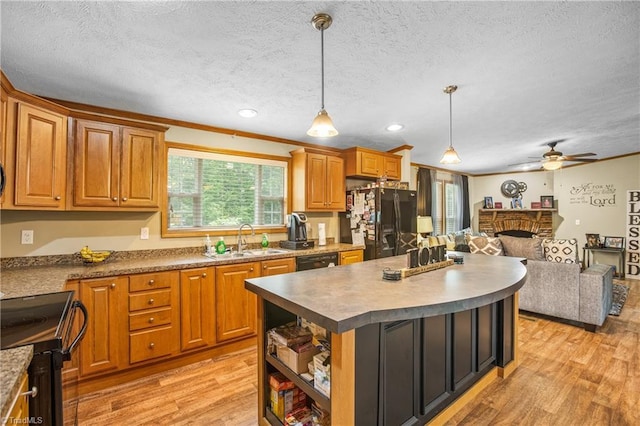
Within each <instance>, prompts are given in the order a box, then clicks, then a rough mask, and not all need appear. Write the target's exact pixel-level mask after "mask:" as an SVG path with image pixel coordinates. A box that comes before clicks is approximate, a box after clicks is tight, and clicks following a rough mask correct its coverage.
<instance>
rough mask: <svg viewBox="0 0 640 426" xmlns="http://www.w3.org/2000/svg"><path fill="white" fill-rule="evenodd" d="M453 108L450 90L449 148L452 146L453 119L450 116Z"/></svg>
mask: <svg viewBox="0 0 640 426" xmlns="http://www.w3.org/2000/svg"><path fill="white" fill-rule="evenodd" d="M452 111H453V109H452V108H451V92H449V148H452V147H453V142H452V141H453V124H452V123H453V119H452V118H451V116H452V115H453V113H452Z"/></svg>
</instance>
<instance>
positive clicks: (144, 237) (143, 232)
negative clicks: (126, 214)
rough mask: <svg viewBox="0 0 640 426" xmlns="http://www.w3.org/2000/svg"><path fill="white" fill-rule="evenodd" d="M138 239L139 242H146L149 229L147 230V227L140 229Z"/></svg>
mask: <svg viewBox="0 0 640 426" xmlns="http://www.w3.org/2000/svg"><path fill="white" fill-rule="evenodd" d="M140 239H141V240H148V239H149V228H147V227H144V228H140Z"/></svg>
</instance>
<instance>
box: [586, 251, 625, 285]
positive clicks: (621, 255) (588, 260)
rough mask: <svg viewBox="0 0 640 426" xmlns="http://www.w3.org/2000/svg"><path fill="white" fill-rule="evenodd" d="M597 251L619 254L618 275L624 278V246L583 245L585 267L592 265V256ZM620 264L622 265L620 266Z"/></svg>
mask: <svg viewBox="0 0 640 426" xmlns="http://www.w3.org/2000/svg"><path fill="white" fill-rule="evenodd" d="M595 253H609V254H615V255H617V256H618V262H617V265H616V271H617V272H616V275H617V277H618V278H620V279H624V254H625V250H624V248H609V247H606V248H605V247H583V248H582V258H583V259H584V262H585V267H587V268H588V267H589V266H591V262H592V258H593V257H594V254H595ZM618 265H619V266H620V267H618Z"/></svg>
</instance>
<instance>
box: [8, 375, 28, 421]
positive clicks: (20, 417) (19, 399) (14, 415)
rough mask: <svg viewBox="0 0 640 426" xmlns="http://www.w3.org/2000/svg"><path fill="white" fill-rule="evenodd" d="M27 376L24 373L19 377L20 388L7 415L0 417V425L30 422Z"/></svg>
mask: <svg viewBox="0 0 640 426" xmlns="http://www.w3.org/2000/svg"><path fill="white" fill-rule="evenodd" d="M28 389H29V376H28V375H27V373H24V374H23V375H22V377H21V378H20V390H19V391H18V395H17V396H16V399H15V401H14V402H13V405H12V406H11V408H10V409H9V415H8V416H7V417H6V418H4V419H2V426H4V425H12V424H31V422H29V394H27V390H28Z"/></svg>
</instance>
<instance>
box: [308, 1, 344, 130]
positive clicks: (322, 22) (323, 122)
mask: <svg viewBox="0 0 640 426" xmlns="http://www.w3.org/2000/svg"><path fill="white" fill-rule="evenodd" d="M332 22H333V19H331V16H330V15H327V14H326V13H318V14H316V15H314V17H313V18H312V19H311V24H312V25H313V26H314V28H315V29H316V30H320V59H321V62H322V68H321V76H322V107H321V108H320V112H318V115H316V118H314V119H313V123H312V124H311V127H310V128H309V130H307V135H309V136H313V137H317V138H329V137H332V136H335V135H337V134H338V131H337V130H336V128H335V127H333V122H332V121H331V117H329V114H327V111H325V109H324V30H326V29H327V28H329V27H330V26H331V23H332Z"/></svg>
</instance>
